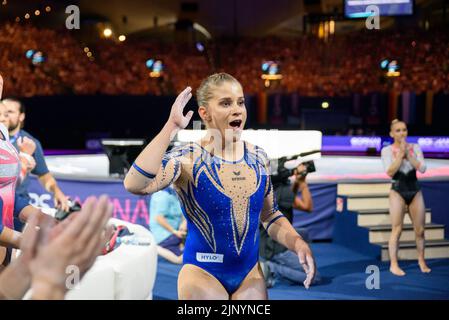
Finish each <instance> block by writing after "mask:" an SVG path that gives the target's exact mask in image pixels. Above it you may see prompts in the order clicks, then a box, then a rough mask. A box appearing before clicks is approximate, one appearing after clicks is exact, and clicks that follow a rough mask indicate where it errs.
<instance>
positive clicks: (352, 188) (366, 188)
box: [337, 183, 391, 197]
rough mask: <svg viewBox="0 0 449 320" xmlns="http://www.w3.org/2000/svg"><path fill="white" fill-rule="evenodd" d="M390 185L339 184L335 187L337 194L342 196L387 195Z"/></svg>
mask: <svg viewBox="0 0 449 320" xmlns="http://www.w3.org/2000/svg"><path fill="white" fill-rule="evenodd" d="M390 188H391V183H339V184H338V186H337V194H338V195H342V196H348V197H350V196H357V195H365V194H369V195H373V194H378V195H384V194H388V192H389V191H390Z"/></svg>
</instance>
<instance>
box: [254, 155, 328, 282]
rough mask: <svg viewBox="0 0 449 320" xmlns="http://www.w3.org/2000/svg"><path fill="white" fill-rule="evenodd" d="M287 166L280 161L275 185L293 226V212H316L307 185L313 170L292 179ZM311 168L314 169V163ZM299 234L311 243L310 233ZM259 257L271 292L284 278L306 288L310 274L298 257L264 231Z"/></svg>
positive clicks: (300, 170) (281, 206)
mask: <svg viewBox="0 0 449 320" xmlns="http://www.w3.org/2000/svg"><path fill="white" fill-rule="evenodd" d="M284 163H285V160H283V159H280V161H279V167H278V171H277V174H274V175H273V176H272V181H273V188H274V193H275V196H276V200H277V203H278V206H279V210H280V211H281V212H282V213H283V214H284V216H285V217H286V218H287V219H288V220H289V221H290V223H292V221H293V209H297V210H301V211H306V212H312V208H313V202H312V195H311V194H310V191H309V188H308V185H307V182H306V175H307V173H308V171H309V170H308V168H307V167H306V165H307V164H306V165H304V164H300V165H299V166H297V167H296V169H294V170H293V175H291V174H292V171H291V170H288V169H286V168H285V167H284ZM311 166H312V167H313V163H312V165H311ZM313 170H314V169H313ZM313 170H312V171H313ZM298 192H300V193H301V196H299V195H298ZM297 231H298V233H299V234H300V235H301V237H302V238H303V239H304V240H305V241H307V242H308V234H307V230H306V229H299V230H298V229H297ZM259 254H260V262H261V267H262V271H263V274H264V277H265V281H266V285H267V288H270V287H272V286H273V285H274V283H275V281H276V280H278V279H281V278H285V279H288V280H290V281H292V282H294V283H298V284H302V283H303V282H304V280H305V279H306V273H305V272H304V270H303V268H302V266H301V265H300V262H299V260H298V257H297V256H296V255H295V254H293V253H292V252H291V251H289V250H287V248H285V247H284V246H283V245H281V244H279V243H277V242H275V241H273V240H272V239H271V238H270V237H269V236H268V234H267V232H266V231H265V229H264V228H263V227H261V228H260V250H259ZM319 278H320V276H319V274H318V272H317V274H316V276H315V280H314V282H315V283H316V282H317V281H319Z"/></svg>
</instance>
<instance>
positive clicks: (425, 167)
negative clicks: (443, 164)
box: [413, 143, 427, 173]
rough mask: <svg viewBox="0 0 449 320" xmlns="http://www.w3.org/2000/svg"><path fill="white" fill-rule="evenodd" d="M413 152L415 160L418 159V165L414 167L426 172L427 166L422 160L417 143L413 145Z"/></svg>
mask: <svg viewBox="0 0 449 320" xmlns="http://www.w3.org/2000/svg"><path fill="white" fill-rule="evenodd" d="M413 152H414V154H415V157H416V160H418V162H419V166H418V168H416V169H417V170H418V171H419V172H421V173H424V172H426V169H427V166H426V162H425V161H424V155H423V152H422V151H421V147H420V146H419V144H417V143H416V144H414V145H413Z"/></svg>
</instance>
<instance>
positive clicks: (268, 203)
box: [260, 152, 284, 229]
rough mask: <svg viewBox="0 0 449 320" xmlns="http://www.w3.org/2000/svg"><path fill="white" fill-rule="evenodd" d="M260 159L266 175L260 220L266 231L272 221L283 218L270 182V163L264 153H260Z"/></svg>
mask: <svg viewBox="0 0 449 320" xmlns="http://www.w3.org/2000/svg"><path fill="white" fill-rule="evenodd" d="M261 158H262V159H263V161H264V163H265V172H266V174H267V179H266V185H265V196H264V200H263V208H262V213H261V216H260V219H261V222H262V224H263V226H264V227H265V229H268V228H269V226H270V225H271V224H272V223H273V222H274V221H276V220H277V219H279V218H281V217H284V215H283V214H282V212H280V211H279V208H278V204H277V202H276V196H275V194H274V189H273V184H272V182H271V169H270V161H269V159H268V157H267V156H266V154H265V152H261Z"/></svg>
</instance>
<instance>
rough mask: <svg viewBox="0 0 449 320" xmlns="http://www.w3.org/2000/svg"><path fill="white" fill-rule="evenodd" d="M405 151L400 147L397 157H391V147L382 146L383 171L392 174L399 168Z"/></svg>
mask: <svg viewBox="0 0 449 320" xmlns="http://www.w3.org/2000/svg"><path fill="white" fill-rule="evenodd" d="M404 156H405V152H404V151H403V150H402V149H401V150H400V151H399V154H398V157H397V158H396V159H393V154H392V151H391V148H388V149H387V148H383V149H382V151H381V158H382V163H383V165H384V169H385V172H386V173H387V174H388V175H389V176H390V177H392V176H394V175H395V174H396V172H397V171H398V170H399V168H400V167H401V164H402V160H403V159H404Z"/></svg>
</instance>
